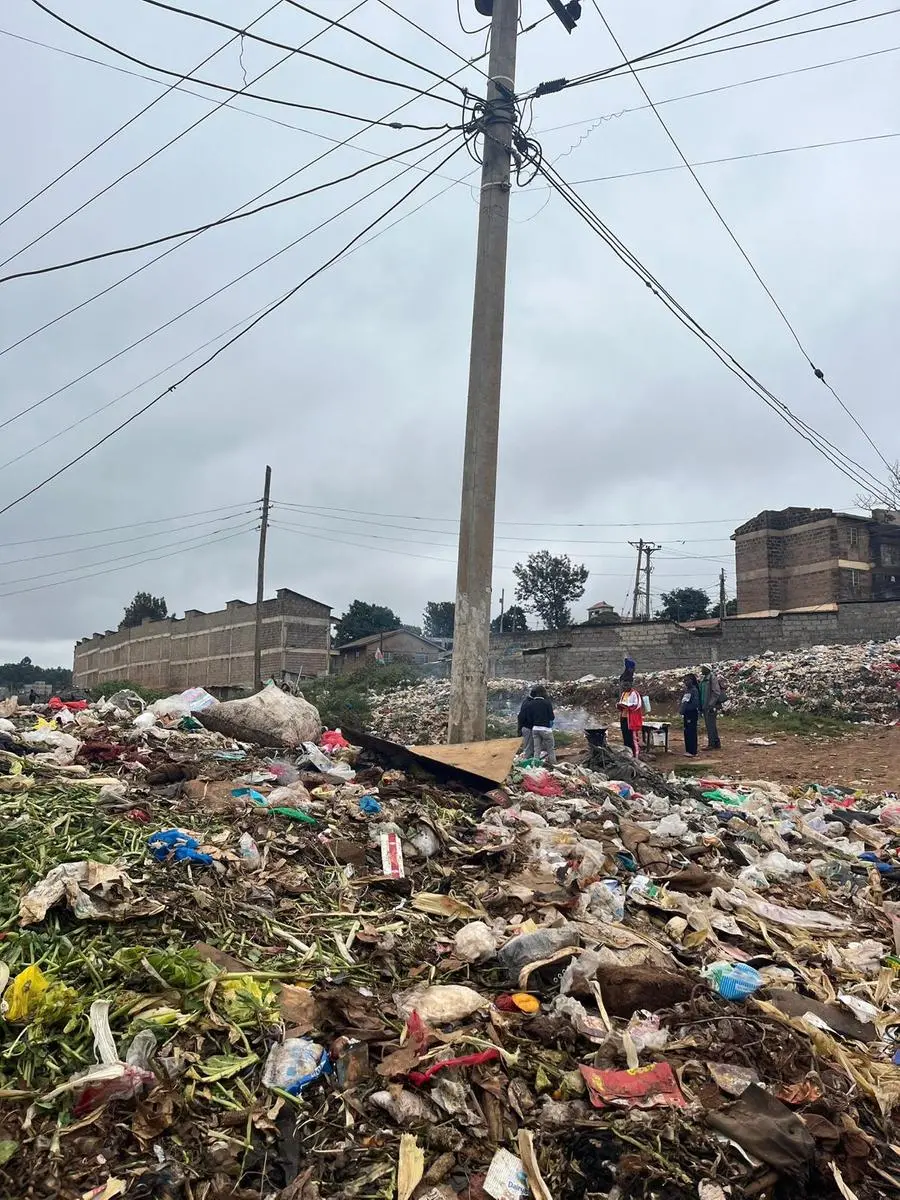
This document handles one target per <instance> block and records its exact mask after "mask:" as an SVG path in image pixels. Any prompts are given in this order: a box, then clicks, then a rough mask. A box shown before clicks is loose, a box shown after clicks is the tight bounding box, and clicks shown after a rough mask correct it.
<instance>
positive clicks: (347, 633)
mask: <svg viewBox="0 0 900 1200" xmlns="http://www.w3.org/2000/svg"><path fill="white" fill-rule="evenodd" d="M399 628H400V618H399V617H398V616H397V614H396V613H395V612H392V611H391V610H390V609H389V608H386V607H385V606H384V605H383V604H367V603H366V602H365V600H354V601H353V603H352V604H351V605H350V607H349V608H348V609H347V611H346V612H345V613H344V615H343V616H342V617H341V618H340V619H339V620H338V622H337V629H336V632H335V635H334V644H335V646H346V645H347V643H348V642H355V641H356V640H357V638H364V637H369V636H370V635H371V634H373V633H388V632H389V631H390V630H392V629H399Z"/></svg>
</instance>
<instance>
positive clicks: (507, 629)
mask: <svg viewBox="0 0 900 1200" xmlns="http://www.w3.org/2000/svg"><path fill="white" fill-rule="evenodd" d="M491 629H492V630H493V631H494V633H500V617H499V616H496V617H494V619H493V621H491ZM503 632H504V633H527V632H528V617H527V616H526V614H525V609H524V608H522V606H521V605H520V604H511V605H510V606H509V608H508V609H507V610H506V612H505V613H504V614H503Z"/></svg>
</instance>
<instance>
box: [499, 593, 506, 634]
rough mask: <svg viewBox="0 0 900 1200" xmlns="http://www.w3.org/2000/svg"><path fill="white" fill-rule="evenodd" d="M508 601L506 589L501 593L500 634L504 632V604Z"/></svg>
mask: <svg viewBox="0 0 900 1200" xmlns="http://www.w3.org/2000/svg"><path fill="white" fill-rule="evenodd" d="M505 600H506V588H504V589H503V591H502V592H501V593H500V632H501V633H502V632H503V604H504V601H505Z"/></svg>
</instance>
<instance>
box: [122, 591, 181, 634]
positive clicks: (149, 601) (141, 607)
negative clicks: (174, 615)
mask: <svg viewBox="0 0 900 1200" xmlns="http://www.w3.org/2000/svg"><path fill="white" fill-rule="evenodd" d="M168 615H169V610H168V607H167V606H166V600H165V597H164V596H151V595H150V593H149V592H136V593H135V596H134V599H133V600H132V602H131V603H130V604H129V605H128V607H127V608H126V609H125V616H124V617H123V618H122V620H121V622H120V624H119V628H120V629H122V628H125V629H130V628H132V627H133V626H135V625H140V623H141V622H142V621H143V619H144V617H149V618H150V619H151V621H164V620H165V619H166V617H167V616H168Z"/></svg>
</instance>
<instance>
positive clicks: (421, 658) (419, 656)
mask: <svg viewBox="0 0 900 1200" xmlns="http://www.w3.org/2000/svg"><path fill="white" fill-rule="evenodd" d="M415 661H416V662H417V663H418V664H419V666H422V664H423V663H427V662H428V656H427V655H425V654H417V655H415Z"/></svg>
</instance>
